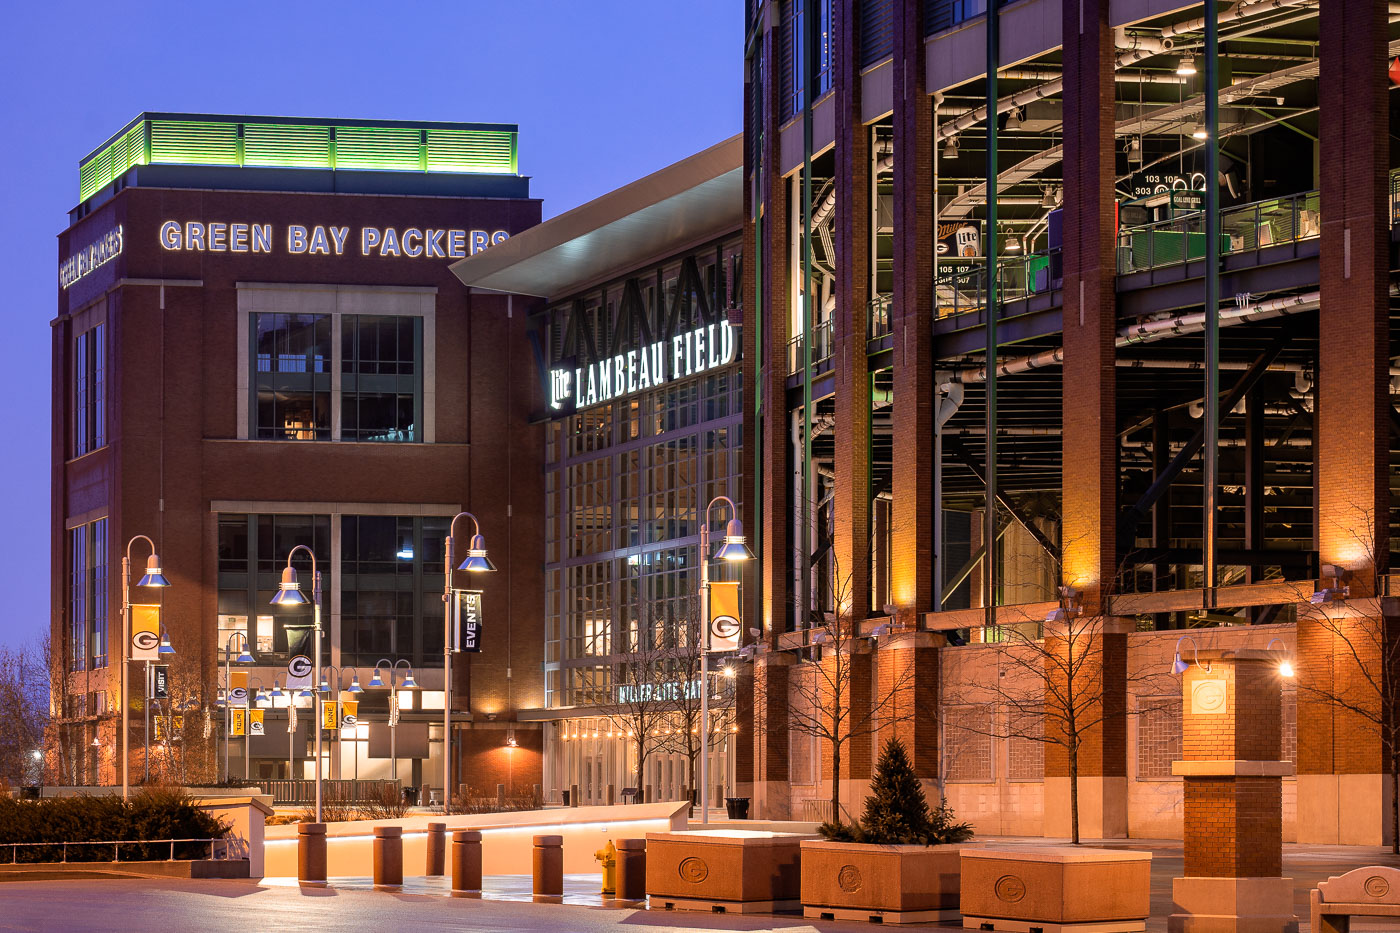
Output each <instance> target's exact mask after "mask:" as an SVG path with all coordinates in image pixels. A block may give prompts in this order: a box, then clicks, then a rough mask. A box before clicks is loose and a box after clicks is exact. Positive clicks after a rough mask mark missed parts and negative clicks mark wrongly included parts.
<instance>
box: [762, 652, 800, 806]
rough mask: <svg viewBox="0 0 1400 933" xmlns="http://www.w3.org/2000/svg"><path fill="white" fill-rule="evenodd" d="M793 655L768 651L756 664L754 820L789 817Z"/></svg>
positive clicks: (790, 801) (790, 799)
mask: <svg viewBox="0 0 1400 933" xmlns="http://www.w3.org/2000/svg"><path fill="white" fill-rule="evenodd" d="M792 664H793V659H792V655H790V654H788V653H787V652H769V653H765V654H763V655H761V656H760V657H759V658H758V660H756V661H754V665H753V694H754V722H753V742H754V758H753V772H754V781H753V815H754V818H755V819H763V820H785V819H788V818H789V817H790V810H791V803H792V786H791V778H790V774H791V772H790V770H789V745H790V742H789V737H788V705H789V703H790V702H791V697H790V695H789V686H790V684H791V681H792Z"/></svg>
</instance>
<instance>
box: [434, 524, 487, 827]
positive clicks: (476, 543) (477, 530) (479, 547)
mask: <svg viewBox="0 0 1400 933" xmlns="http://www.w3.org/2000/svg"><path fill="white" fill-rule="evenodd" d="M459 518H470V519H471V520H472V528H473V529H474V530H473V532H472V540H471V546H470V547H468V548H467V559H466V560H464V561H462V563H461V566H459V567H458V568H457V569H458V570H465V571H468V572H469V573H494V572H495V570H496V565H495V564H493V563H491V558H489V557H487V556H486V538H485V536H484V535H482V533H481V523H480V522H479V521H477V520H476V516H475V515H473V514H472V513H470V512H458V513H457V514H456V515H454V516H452V523H451V524H450V525H448V527H447V540H446V541H445V542H443V554H444V558H443V567H444V573H443V582H442V608H443V613H442V812H443V813H447V812H448V811H449V810H450V809H451V805H452V652H453V650H454V646H453V644H452V633H453V630H454V629H456V627H457V625H460V624H461V620H460V619H458V618H456V615H459V614H460V613H459V608H460V607H459V606H458V603H457V600H456V599H454V598H453V596H452V593H453V590H452V559H453V554H452V537H453V533H454V532H455V531H456V530H457V520H458V519H459ZM454 621H455V622H456V623H457V625H454V624H453V623H454Z"/></svg>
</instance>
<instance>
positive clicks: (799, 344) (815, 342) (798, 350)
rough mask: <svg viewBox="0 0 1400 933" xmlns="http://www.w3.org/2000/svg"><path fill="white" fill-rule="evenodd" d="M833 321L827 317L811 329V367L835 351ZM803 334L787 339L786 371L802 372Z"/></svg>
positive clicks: (827, 358) (829, 356) (814, 367)
mask: <svg viewBox="0 0 1400 933" xmlns="http://www.w3.org/2000/svg"><path fill="white" fill-rule="evenodd" d="M833 323H834V322H833V321H832V320H831V318H827V319H826V320H824V321H821V322H820V323H818V324H817V325H816V326H814V327H813V328H812V330H811V335H812V368H813V369H817V368H819V364H821V363H824V362H826V361H827V360H829V359H831V357H832V354H834V353H835V352H836V341H835V330H834V328H833V326H832V325H833ZM802 338H803V335H802V334H798V335H797V336H796V337H793V338H792V339H791V340H789V341H788V372H789V373H800V372H802V356H803V352H802V351H803V339H802Z"/></svg>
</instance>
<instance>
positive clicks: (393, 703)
mask: <svg viewBox="0 0 1400 933" xmlns="http://www.w3.org/2000/svg"><path fill="white" fill-rule="evenodd" d="M398 724H399V695H398V694H397V693H391V694H390V695H389V728H391V729H392V728H393V727H394V726H397V725H398Z"/></svg>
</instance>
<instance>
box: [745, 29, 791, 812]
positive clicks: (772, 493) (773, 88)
mask: <svg viewBox="0 0 1400 933" xmlns="http://www.w3.org/2000/svg"><path fill="white" fill-rule="evenodd" d="M773 9H774V8H771V7H770V12H769V14H768V22H767V23H766V24H765V26H764V36H763V40H762V43H761V51H760V52H759V53H758V54H760V55H762V56H764V61H765V62H766V63H767V66H766V67H765V68H764V70H763V71H764V76H765V80H766V82H767V83H766V84H765V86H764V87H763V89H762V95H761V96H762V105H763V106H762V114H761V115H759V119H760V120H761V125H762V129H763V147H762V151H761V152H760V153H759V154H758V157H759V159H760V160H761V162H762V164H761V166H758V167H756V168H755V170H754V174H755V176H756V178H757V181H758V182H759V185H758V187H757V189H756V192H757V197H758V198H759V199H760V204H759V208H758V213H759V217H760V222H761V227H760V229H759V232H758V235H757V237H756V242H755V243H754V250H753V255H754V256H755V257H757V259H758V262H757V265H759V266H760V267H761V268H760V269H759V272H758V275H759V278H758V282H757V287H756V288H755V289H754V291H753V299H754V307H755V308H756V309H757V311H758V313H757V314H756V315H755V320H754V323H753V326H751V327H746V328H745V330H744V358H745V363H744V365H745V367H746V372H747V373H751V374H752V378H753V383H752V385H753V386H755V387H756V389H757V392H756V393H755V394H756V396H757V398H758V400H759V402H758V404H759V408H760V412H761V418H762V423H761V424H760V425H759V426H758V428H757V430H756V431H755V436H753V438H752V440H753V442H754V443H753V446H751V447H746V448H745V449H746V450H754V451H757V453H758V459H757V460H756V461H755V470H756V471H757V470H760V469H761V470H762V476H761V481H759V479H760V478H759V476H758V475H757V472H756V473H755V483H754V500H755V504H756V507H757V509H758V513H759V523H758V533H757V534H756V535H755V541H756V542H757V544H758V548H757V552H758V557H759V559H758V561H757V563H758V565H759V566H758V567H757V568H755V569H754V570H753V571H750V572H751V573H754V574H755V575H757V576H758V577H759V580H758V583H759V586H758V587H757V590H758V593H759V596H758V599H757V601H756V605H754V606H753V607H752V608H754V609H756V610H757V611H756V613H755V614H753V615H751V616H750V618H751V619H754V620H756V622H755V623H754V624H755V625H756V626H761V627H762V629H763V633H764V637H765V640H766V641H767V642H768V643H769V644H770V645H772V644H775V643H776V639H777V635H778V633H780V632H783V631H786V630H787V628H788V626H789V624H790V621H791V608H790V606H789V602H790V599H789V593H790V585H789V584H790V581H791V576H790V573H791V570H790V568H791V561H792V555H791V553H790V551H789V547H790V541H789V538H790V535H789V527H788V526H789V522H790V521H791V516H792V496H791V493H790V487H789V482H788V480H789V477H788V469H789V465H790V457H789V450H788V417H787V415H788V412H787V387H786V384H787V341H788V323H789V315H790V313H791V309H790V299H789V296H790V291H789V290H790V288H791V282H790V280H789V274H790V272H789V268H788V236H789V231H788V197H787V190H788V189H787V181H786V180H785V179H783V178H782V177H781V176H779V175H778V173H777V168H776V167H777V166H778V165H779V164H780V163H781V159H780V145H779V132H778V125H779V119H778V114H779V113H780V112H781V101H780V94H779V82H778V80H777V70H776V68H775V67H774V66H773V63H774V62H775V61H776V60H777V57H776V54H775V53H776V44H777V32H776V30H775V29H774V26H775V25H776V24H775V23H774V21H773V20H774V18H775V16H776V13H774V12H772V10H773ZM754 265H755V263H745V270H746V275H747V276H748V277H749V278H750V280H752V277H753V275H754V272H753V266H754ZM752 404H754V403H753V402H752V401H750V399H749V398H748V397H746V398H745V405H752ZM744 421H745V425H746V426H747V425H748V424H749V423H750V422H751V421H752V419H750V418H745V419H744ZM746 430H747V428H746ZM749 441H750V438H749V437H748V436H746V437H745V443H746V444H747V443H749ZM761 667H762V665H761V664H759V663H756V664H755V672H754V683H753V701H752V711H753V720H752V721H753V735H752V740H753V747H752V752H751V759H750V761H749V763H748V768H749V773H750V778H751V780H752V796H753V798H754V803H755V810H756V814H759V815H762V816H763V817H765V818H778V819H781V818H785V817H786V816H787V811H788V795H789V791H788V762H787V747H788V735H787V702H788V696H787V678H786V672H783V673H782V674H781V675H780V680H781V683H780V687H781V689H778V687H777V685H775V684H774V683H773V682H772V678H770V677H769V676H768V675H767V674H766V673H765V672H764V671H763V670H760V668H761ZM774 703H775V704H777V705H776V707H772V708H770V704H774ZM770 726H771V727H772V729H773V730H774V731H773V733H772V734H771V735H770V734H769V732H768V730H769V728H770ZM778 752H780V754H778Z"/></svg>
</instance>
